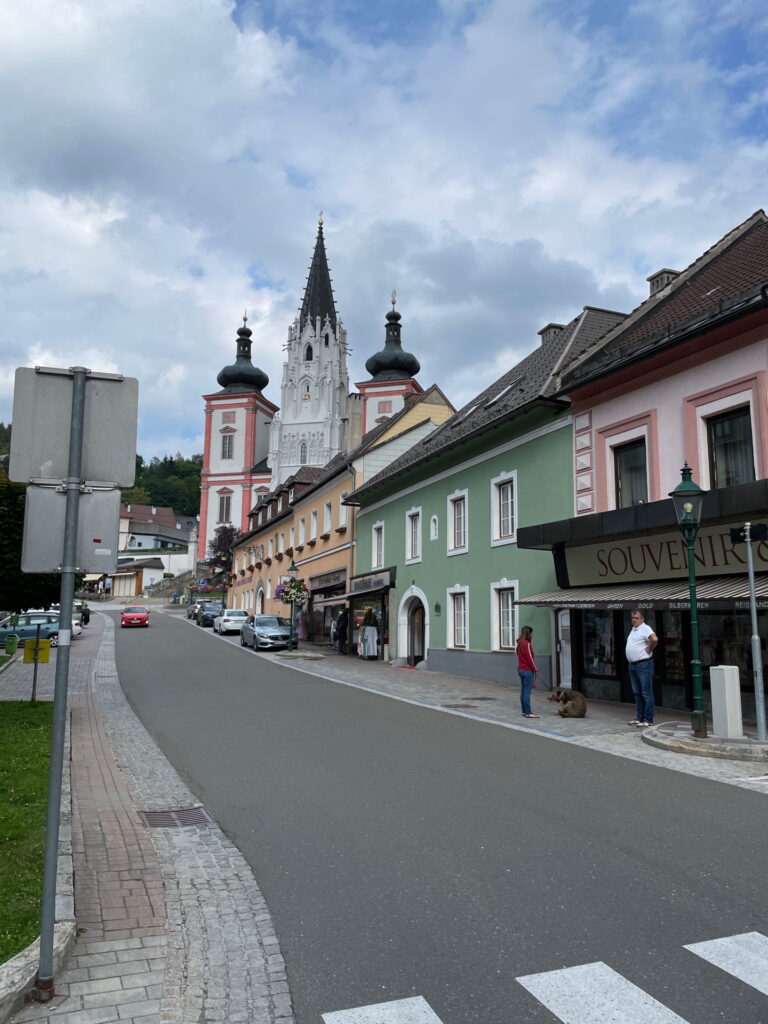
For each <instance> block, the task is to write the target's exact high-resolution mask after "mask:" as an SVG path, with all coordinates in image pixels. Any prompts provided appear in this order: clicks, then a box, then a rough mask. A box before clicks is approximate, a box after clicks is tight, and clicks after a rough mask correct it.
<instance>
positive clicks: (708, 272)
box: [559, 210, 768, 394]
mask: <svg viewBox="0 0 768 1024" xmlns="http://www.w3.org/2000/svg"><path fill="white" fill-rule="evenodd" d="M766 282H768V218H767V217H766V215H765V213H764V212H763V210H757V211H756V212H755V213H753V214H752V216H751V217H749V218H748V219H747V220H745V221H744V222H743V223H742V224H739V225H738V226H737V227H735V228H733V230H732V231H729V232H728V234H727V235H725V236H724V237H723V238H721V239H720V241H718V242H716V243H715V245H713V246H711V248H709V249H707V251H706V252H705V253H703V254H702V255H701V256H699V257H698V259H696V260H695V261H694V262H693V263H691V265H690V266H689V267H687V268H686V269H685V270H684V271H683V272H682V273H681V274H679V275H678V276H677V277H675V278H674V280H672V281H671V282H670V283H669V284H667V285H666V287H664V288H662V289H661V290H660V291H658V292H657V293H656V294H655V295H651V296H650V297H649V298H647V299H646V300H645V301H644V302H642V303H641V304H640V305H639V306H638V307H637V308H636V309H635V310H633V312H632V313H630V315H629V316H628V317H626V319H625V320H624V322H623V323H620V324H618V325H617V326H616V327H614V328H613V330H611V331H609V332H608V333H607V334H606V335H605V336H604V337H602V338H600V339H599V340H598V342H597V344H595V345H593V346H592V347H591V348H588V349H586V350H585V351H584V352H583V353H582V355H581V356H580V357H577V358H576V359H575V360H573V361H572V362H571V364H570V366H569V367H568V369H567V370H566V372H565V373H564V374H563V375H562V383H561V389H560V391H559V394H565V393H567V392H568V391H569V390H573V389H574V388H575V387H578V386H579V385H580V384H582V383H586V381H587V380H592V379H594V378H598V377H600V376H603V375H605V374H607V373H610V372H612V371H613V370H614V369H617V368H618V367H619V366H621V365H623V364H625V363H627V362H631V361H633V360H635V359H638V358H640V357H642V356H645V355H647V354H648V353H649V352H651V351H653V350H655V349H656V348H659V347H662V346H663V345H664V344H666V343H668V341H669V338H670V335H672V334H673V333H674V332H675V331H678V330H680V329H682V328H684V327H686V326H689V327H692V326H693V325H695V324H697V323H702V324H703V323H705V322H706V321H708V320H710V319H711V318H712V317H713V316H716V315H718V314H719V313H722V312H723V311H724V310H728V309H731V308H733V307H734V306H737V305H738V304H739V302H740V301H741V300H742V299H744V298H746V297H747V296H749V295H751V294H753V293H754V292H755V290H759V289H760V288H761V287H762V285H764V284H765V283H766Z"/></svg>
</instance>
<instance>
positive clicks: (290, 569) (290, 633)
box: [286, 558, 299, 651]
mask: <svg viewBox="0 0 768 1024" xmlns="http://www.w3.org/2000/svg"><path fill="white" fill-rule="evenodd" d="M286 572H287V573H288V575H289V576H290V577H291V579H292V580H295V579H296V576H297V574H298V572H299V569H298V566H297V565H296V562H295V560H294V559H293V558H292V559H291V564H290V565H289V566H288V568H287V569H286ZM294 607H295V602H294V600H293V599H291V619H290V626H289V629H288V650H289V651H291V650H293V612H294ZM298 646H299V645H298V643H297V644H296V647H297V649H298Z"/></svg>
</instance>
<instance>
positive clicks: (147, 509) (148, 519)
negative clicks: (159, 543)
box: [120, 501, 176, 530]
mask: <svg viewBox="0 0 768 1024" xmlns="http://www.w3.org/2000/svg"><path fill="white" fill-rule="evenodd" d="M120 518H121V519H130V520H131V522H135V523H157V524H158V525H160V526H170V527H171V528H172V529H174V530H175V529H176V513H175V512H174V511H173V509H172V508H169V507H168V506H165V505H134V504H133V502H124V501H123V502H121V503H120Z"/></svg>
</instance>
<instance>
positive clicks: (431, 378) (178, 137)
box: [0, 0, 768, 459]
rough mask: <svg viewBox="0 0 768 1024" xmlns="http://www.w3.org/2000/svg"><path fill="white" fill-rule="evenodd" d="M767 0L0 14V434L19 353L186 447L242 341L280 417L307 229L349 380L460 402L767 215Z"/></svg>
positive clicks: (16, 7) (259, 3)
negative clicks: (321, 242) (378, 368)
mask: <svg viewBox="0 0 768 1024" xmlns="http://www.w3.org/2000/svg"><path fill="white" fill-rule="evenodd" d="M766 54H768V7H767V6H766V4H765V2H764V0H674V3H670V2H669V0H637V2H624V0H567V2H565V0H237V2H234V3H233V2H224V0H0V421H3V422H6V423H7V422H8V421H9V420H10V418H11V408H12V396H13V378H14V371H15V369H16V367H18V366H34V365H43V366H64V367H66V366H72V365H83V366H87V367H89V368H90V369H92V370H96V371H105V372H110V373H122V374H125V375H126V376H132V377H137V378H138V379H139V389H140V391H139V394H140V398H139V402H140V409H139V442H138V450H139V452H140V453H141V454H142V455H143V456H144V457H145V458H147V459H148V458H151V457H153V456H163V455H166V454H175V453H176V452H181V453H182V454H183V455H191V454H193V453H196V452H200V451H202V433H203V425H204V416H203V401H202V399H201V396H202V395H203V394H207V393H210V392H213V391H216V390H218V385H217V384H216V374H217V373H218V371H219V370H220V369H221V368H222V367H223V366H224V365H225V364H227V363H230V362H232V361H233V358H234V354H235V341H236V336H235V332H236V330H237V328H238V326H240V321H241V318H242V315H243V311H244V310H246V309H247V311H248V317H249V326H250V327H251V328H252V329H253V332H254V333H253V339H252V340H253V361H254V363H255V364H256V365H258V366H260V367H261V368H262V369H263V370H265V371H266V373H267V374H268V375H269V377H270V384H269V385H268V386H267V388H266V389H265V394H266V396H267V397H268V398H270V399H271V400H272V401H273V402H275V403H276V404H279V401H280V390H279V385H280V379H281V373H282V370H281V367H282V361H283V358H284V353H283V346H284V344H285V341H286V339H287V333H288V326H289V324H290V323H291V322H292V321H293V319H294V317H295V315H296V312H297V308H298V306H299V305H300V303H301V299H302V295H303V289H304V282H305V279H306V273H307V268H308V265H309V261H310V259H311V255H312V250H313V247H314V240H315V235H316V232H317V220H318V215H319V213H320V211H321V210H322V211H323V216H324V231H325V238H326V245H327V252H328V257H329V263H330V266H331V273H332V277H333V281H334V291H335V297H336V305H337V309H338V311H339V314H340V316H341V318H342V321H343V322H344V325H345V326H346V328H347V331H348V342H349V346H350V348H351V354H350V356H349V361H348V367H349V374H350V380H351V381H353V382H356V381H362V380H365V379H367V376H368V375H367V374H366V372H365V369H364V364H365V360H366V359H367V358H368V357H369V356H370V355H371V354H373V353H374V352H375V351H377V350H378V349H380V348H381V347H382V345H383V341H384V325H385V319H384V317H385V314H386V312H387V310H388V308H389V296H390V293H391V291H392V289H396V290H397V294H398V309H399V311H400V312H401V314H402V317H403V320H402V324H403V334H402V337H403V347H404V348H405V349H406V350H408V351H410V352H413V353H414V354H415V355H416V356H417V357H418V359H419V360H420V362H421V366H422V369H421V373H420V374H419V380H420V381H421V383H422V385H423V386H424V387H427V386H429V385H430V384H433V383H436V384H438V385H439V386H440V387H441V388H442V390H443V391H444V392H445V394H446V395H447V397H448V398H449V399H450V400H451V401H452V402H453V403H454V405H456V406H457V407H461V406H462V405H463V404H465V403H466V402H467V401H468V400H469V399H470V398H471V397H472V396H473V395H474V394H476V393H477V392H479V391H480V390H482V389H483V388H485V387H486V386H487V385H488V384H490V383H491V382H492V381H493V380H494V379H495V378H496V377H498V376H500V375H501V374H502V373H504V372H505V371H506V370H507V369H509V368H510V367H511V366H512V365H514V363H516V362H517V361H518V360H519V359H521V358H522V357H523V356H525V355H526V354H527V353H528V352H530V351H531V350H532V349H533V348H534V347H535V346H536V345H537V344H538V343H539V338H538V336H537V331H539V330H540V329H541V328H542V327H544V325H545V324H547V323H549V322H551V321H555V322H559V323H566V322H568V321H569V320H571V319H572V318H573V317H574V316H576V315H577V314H578V313H579V312H580V310H581V309H582V308H583V306H585V305H593V306H600V307H603V308H608V309H617V310H625V311H629V310H631V309H632V308H634V307H635V306H636V305H637V304H638V303H639V302H641V301H642V299H643V298H644V297H645V296H646V295H647V291H648V284H647V282H646V280H645V278H646V277H647V276H648V275H649V274H651V273H653V272H654V271H656V270H659V269H660V268H662V267H671V268H673V269H678V270H680V269H683V268H684V267H685V266H687V265H688V264H689V263H690V262H692V260H694V259H695V258H696V257H697V256H698V255H699V254H700V253H701V252H703V251H704V250H705V249H707V248H708V247H709V246H710V245H711V244H713V243H714V242H715V241H717V239H718V238H720V237H721V236H722V235H724V234H725V233H726V232H727V231H729V230H730V229H731V228H732V227H734V226H735V225H736V224H738V223H740V222H741V221H743V220H745V219H746V218H747V217H748V216H749V215H750V214H752V213H753V212H754V211H755V210H757V209H759V208H761V207H765V206H766V203H768V140H767V138H766V136H767V129H768V116H767V112H766V106H767V104H768V58H767V57H766Z"/></svg>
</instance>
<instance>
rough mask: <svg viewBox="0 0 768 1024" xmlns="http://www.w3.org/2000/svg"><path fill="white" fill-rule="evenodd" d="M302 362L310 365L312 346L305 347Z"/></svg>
mask: <svg viewBox="0 0 768 1024" xmlns="http://www.w3.org/2000/svg"><path fill="white" fill-rule="evenodd" d="M304 362H305V363H311V362H312V346H311V345H307V347H306V348H305V349H304Z"/></svg>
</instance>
